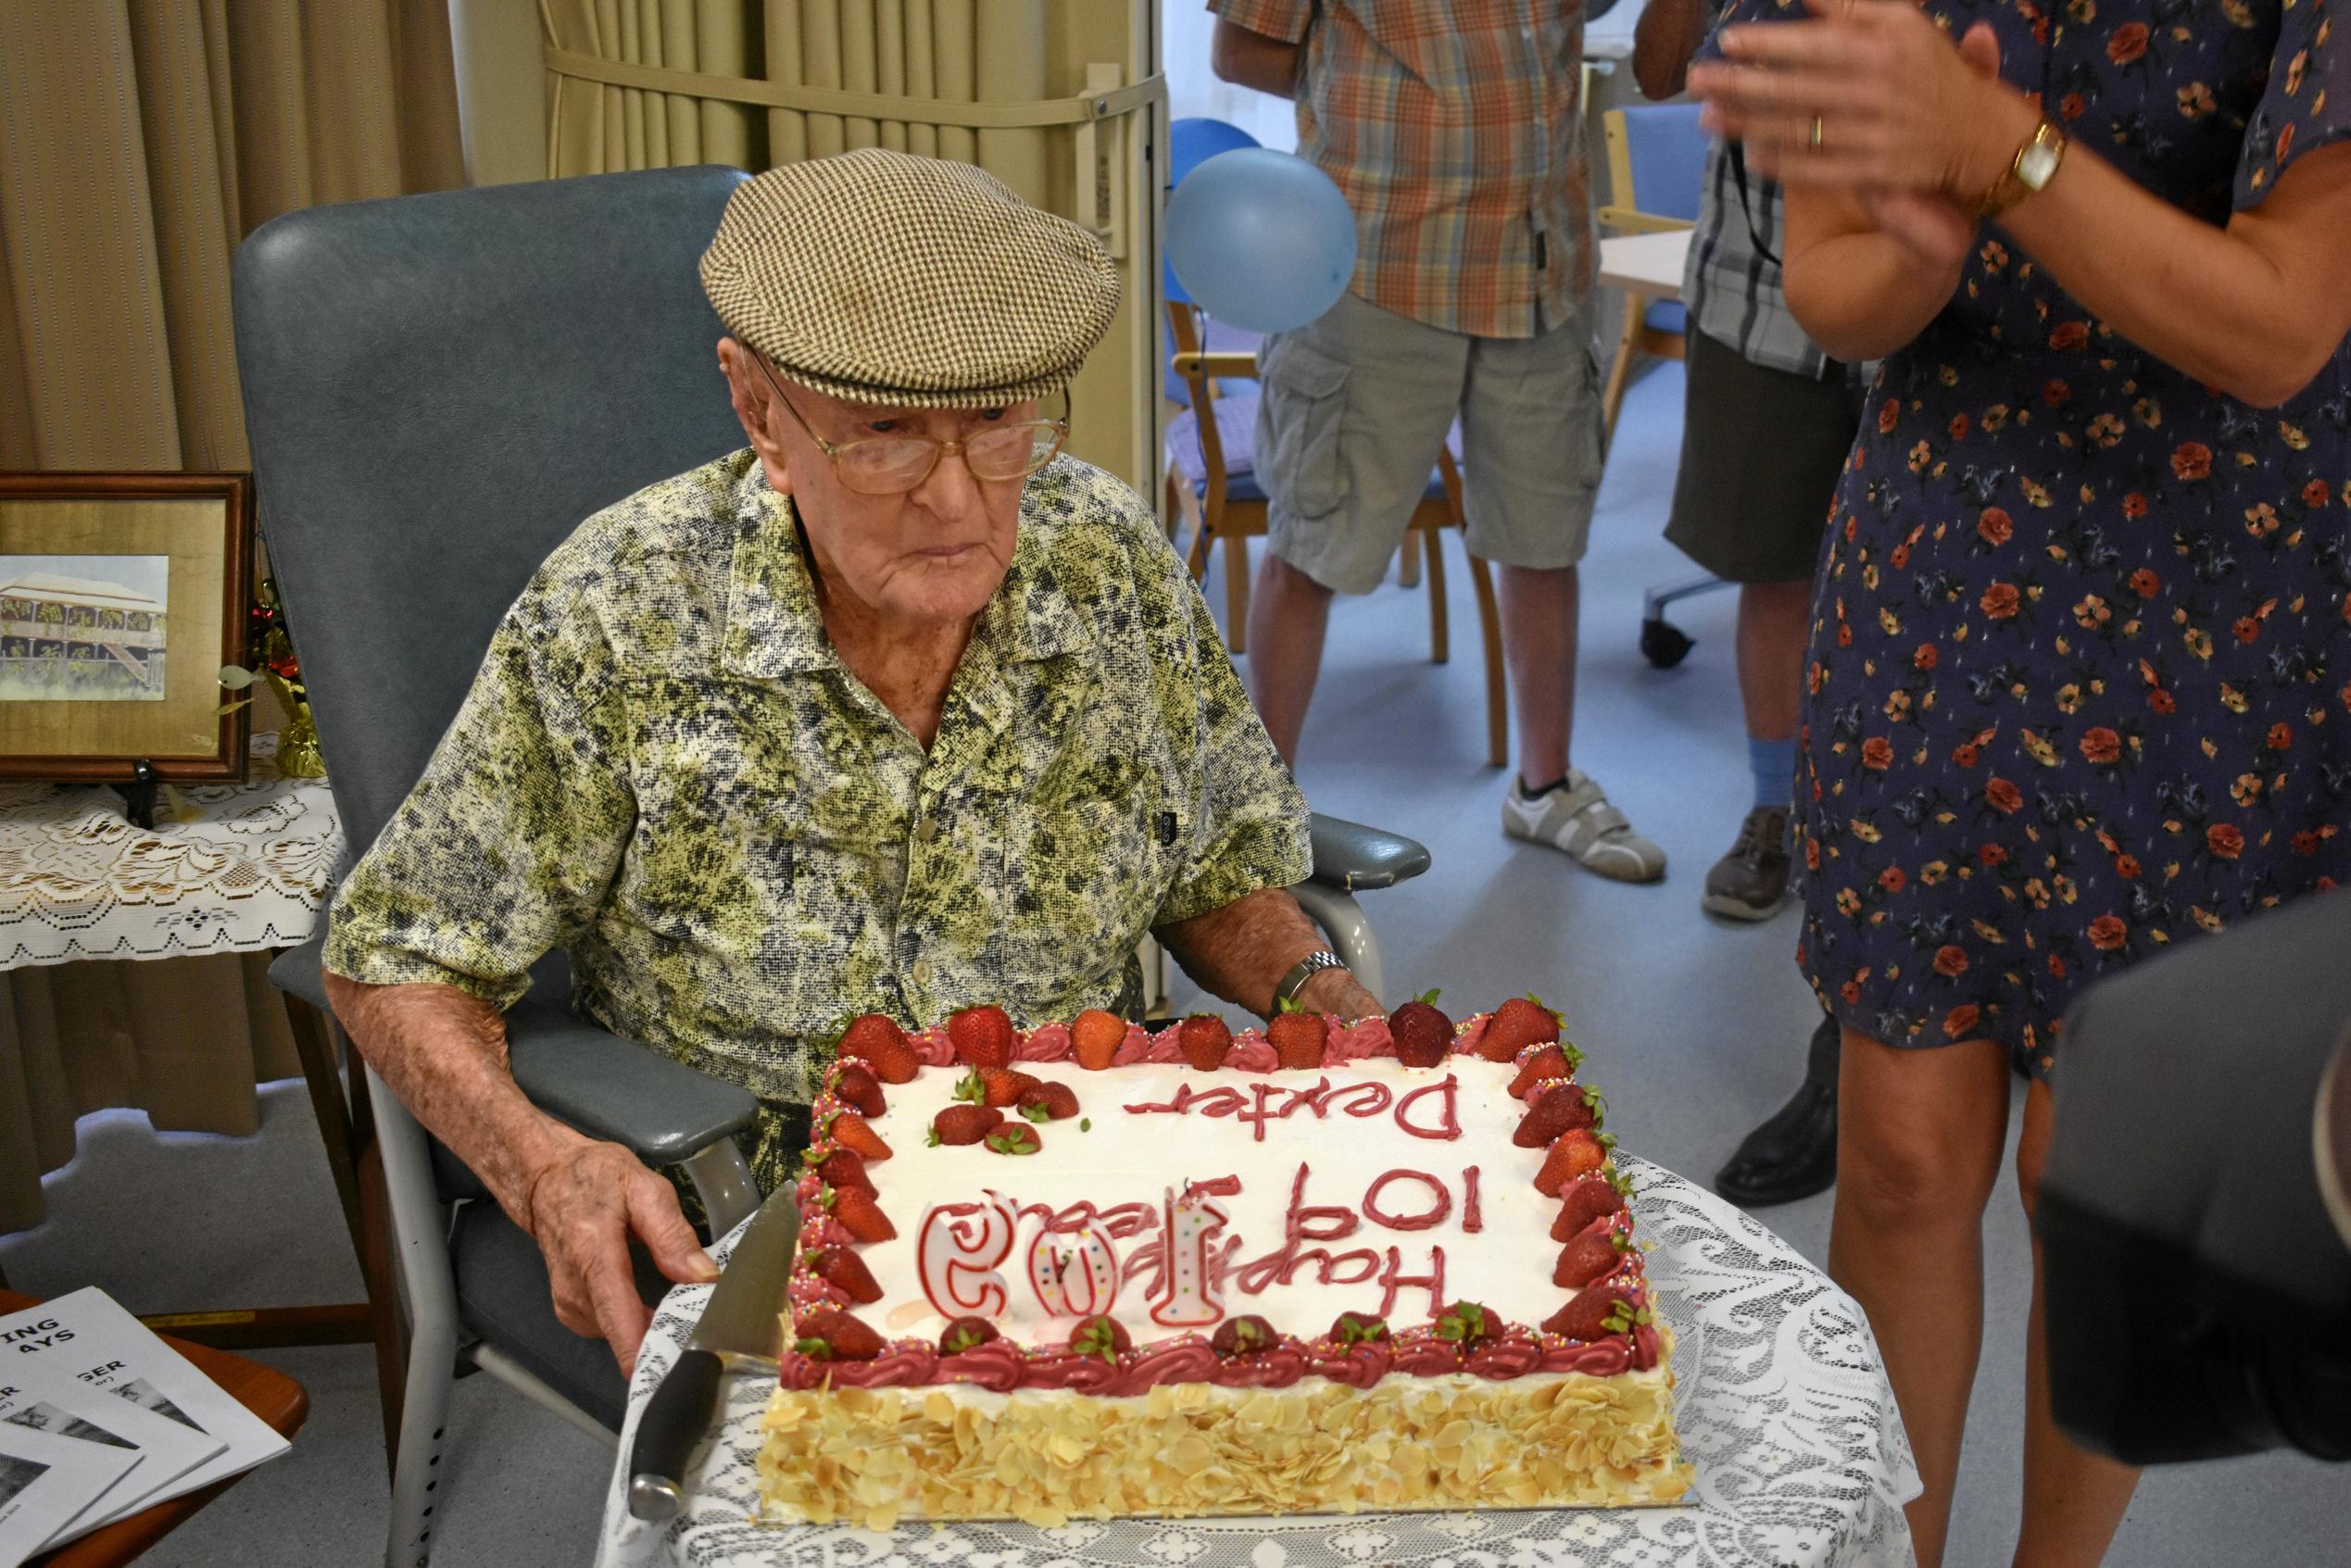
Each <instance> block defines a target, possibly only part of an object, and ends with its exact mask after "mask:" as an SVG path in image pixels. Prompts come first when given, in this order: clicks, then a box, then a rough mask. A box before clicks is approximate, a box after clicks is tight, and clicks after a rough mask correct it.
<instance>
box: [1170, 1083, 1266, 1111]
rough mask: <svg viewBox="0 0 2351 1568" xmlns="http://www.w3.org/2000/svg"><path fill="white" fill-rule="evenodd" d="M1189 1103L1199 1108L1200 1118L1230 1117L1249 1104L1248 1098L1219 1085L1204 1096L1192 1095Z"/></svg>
mask: <svg viewBox="0 0 2351 1568" xmlns="http://www.w3.org/2000/svg"><path fill="white" fill-rule="evenodd" d="M1177 1098H1182V1097H1181V1096H1178V1097H1177ZM1191 1103H1192V1104H1194V1105H1196V1106H1198V1107H1200V1113H1201V1115H1202V1116H1230V1115H1233V1114H1234V1113H1235V1112H1237V1111H1238V1110H1241V1109H1242V1108H1243V1107H1244V1106H1246V1105H1248V1104H1249V1097H1248V1096H1247V1095H1245V1094H1243V1093H1241V1092H1240V1091H1239V1090H1238V1089H1236V1088H1231V1087H1228V1086H1226V1085H1218V1086H1217V1087H1215V1088H1213V1089H1210V1090H1209V1091H1208V1092H1207V1093H1205V1094H1201V1095H1194V1096H1193V1097H1192V1101H1191Z"/></svg>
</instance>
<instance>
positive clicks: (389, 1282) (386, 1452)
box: [359, 1148, 410, 1478]
mask: <svg viewBox="0 0 2351 1568" xmlns="http://www.w3.org/2000/svg"><path fill="white" fill-rule="evenodd" d="M359 1223H360V1225H361V1227H362V1230H363V1232H364V1234H365V1238H366V1239H365V1240H364V1242H363V1243H362V1245H361V1247H360V1248H359V1273H360V1274H361V1276H362V1277H364V1278H365V1279H366V1281H367V1287H368V1326H369V1328H370V1329H371V1331H372V1334H373V1336H374V1339H375V1389H376V1399H377V1400H378V1402H379V1403H380V1404H381V1405H382V1406H383V1473H384V1475H385V1476H386V1477H387V1478H389V1477H391V1476H393V1475H394V1474H396V1471H397V1469H398V1459H399V1452H400V1412H401V1411H402V1410H403V1409H404V1408H406V1405H407V1399H406V1391H407V1384H408V1369H409V1364H410V1361H409V1342H408V1333H407V1325H406V1323H405V1322H404V1320H403V1319H402V1317H401V1315H400V1293H399V1287H398V1286H397V1285H396V1283H395V1282H394V1280H393V1277H392V1211H391V1204H390V1201H389V1199H388V1198H386V1197H385V1195H384V1191H383V1154H382V1153H381V1151H379V1150H377V1149H375V1148H367V1149H364V1150H363V1151H361V1153H360V1155H359Z"/></svg>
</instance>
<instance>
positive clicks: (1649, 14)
mask: <svg viewBox="0 0 2351 1568" xmlns="http://www.w3.org/2000/svg"><path fill="white" fill-rule="evenodd" d="M1715 9H1716V6H1715V5H1714V0H1649V4H1648V5H1647V6H1645V7H1643V8H1642V10H1641V20H1640V21H1638V22H1636V23H1634V24H1633V57H1632V72H1633V81H1635V82H1638V83H1640V85H1641V94H1642V95H1643V96H1645V97H1650V98H1670V97H1672V96H1673V95H1674V94H1677V93H1678V92H1680V91H1681V89H1682V85H1683V83H1684V82H1685V81H1686V80H1687V79H1688V77H1689V74H1690V57H1691V56H1692V55H1695V54H1696V53H1697V52H1698V45H1700V44H1704V42H1705V41H1706V30H1707V29H1708V28H1709V27H1711V26H1713V25H1714V13H1715Z"/></svg>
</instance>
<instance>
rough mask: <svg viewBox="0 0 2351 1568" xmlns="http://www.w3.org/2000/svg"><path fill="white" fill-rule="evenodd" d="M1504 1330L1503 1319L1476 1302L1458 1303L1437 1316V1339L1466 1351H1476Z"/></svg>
mask: <svg viewBox="0 0 2351 1568" xmlns="http://www.w3.org/2000/svg"><path fill="white" fill-rule="evenodd" d="M1501 1333H1502V1319H1500V1318H1498V1317H1496V1316H1494V1314H1493V1312H1492V1311H1490V1309H1488V1308H1485V1307H1481V1306H1479V1305H1478V1304H1477V1302H1475V1301H1456V1302H1454V1303H1453V1304H1452V1306H1450V1307H1448V1308H1446V1309H1445V1310H1444V1311H1441V1312H1440V1313H1438V1314H1437V1337H1438V1338H1440V1339H1442V1340H1444V1341H1445V1342H1446V1343H1447V1344H1449V1345H1454V1346H1458V1347H1459V1348H1462V1349H1464V1350H1474V1349H1476V1348H1477V1347H1478V1346H1480V1345H1482V1344H1484V1343H1485V1342H1486V1341H1487V1340H1489V1339H1491V1338H1493V1337H1495V1336H1497V1335H1499V1334H1501Z"/></svg>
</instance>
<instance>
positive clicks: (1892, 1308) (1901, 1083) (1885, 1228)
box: [1829, 1029, 2008, 1568]
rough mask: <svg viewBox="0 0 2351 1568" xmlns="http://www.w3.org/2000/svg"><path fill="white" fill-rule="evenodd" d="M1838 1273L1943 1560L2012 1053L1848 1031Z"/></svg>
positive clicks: (1916, 1530)
mask: <svg viewBox="0 0 2351 1568" xmlns="http://www.w3.org/2000/svg"><path fill="white" fill-rule="evenodd" d="M1838 1098H1839V1102H1840V1104H1839V1116H1838V1123H1837V1209H1836V1213H1835V1216H1834V1218H1833V1219H1831V1221H1830V1222H1829V1273H1830V1274H1831V1275H1832V1276H1833V1277H1834V1278H1835V1279H1836V1281H1837V1283H1838V1284H1839V1285H1842V1286H1844V1287H1845V1288H1846V1289H1847V1290H1848V1291H1851V1292H1852V1293H1853V1297H1854V1300H1856V1301H1858V1302H1860V1303H1861V1308H1862V1311H1865V1312H1867V1313H1868V1315H1869V1326H1870V1328H1871V1330H1872V1331H1873V1332H1874V1333H1875V1334H1876V1335H1877V1336H1878V1345H1879V1348H1880V1349H1881V1350H1882V1351H1883V1352H1884V1353H1885V1358H1886V1376H1887V1378H1888V1379H1889V1380H1890V1381H1891V1382H1892V1384H1893V1391H1894V1399H1895V1401H1896V1402H1897V1403H1898V1404H1899V1405H1900V1406H1901V1407H1902V1421H1903V1424H1904V1425H1905V1427H1907V1428H1908V1429H1909V1432H1910V1447H1911V1450H1912V1452H1913V1453H1915V1454H1916V1455H1917V1461H1918V1474H1919V1477H1920V1478H1921V1479H1922V1480H1923V1481H1924V1482H1925V1483H1926V1489H1925V1490H1924V1491H1923V1492H1921V1493H1920V1494H1919V1496H1918V1499H1917V1501H1915V1502H1913V1503H1911V1504H1910V1505H1909V1508H1908V1509H1907V1511H1906V1512H1908V1513H1909V1516H1910V1533H1911V1537H1912V1540H1913V1542H1914V1543H1915V1545H1916V1547H1917V1553H1918V1563H1919V1568H1940V1565H1941V1564H1942V1548H1943V1537H1945V1535H1947V1534H1948V1533H1949V1531H1950V1528H1951V1493H1952V1488H1953V1486H1955V1484H1956V1483H1957V1480H1958V1475H1959V1445H1960V1439H1961V1437H1962V1436H1963V1435H1964V1434H1965V1433H1966V1431H1967V1426H1968V1390H1969V1389H1970V1387H1971V1386H1973V1384H1974V1382H1975V1376H1976V1358H1977V1355H1978V1352H1979V1351H1980V1348H1981V1343H1982V1339H1983V1206H1984V1203H1985V1200H1986V1199H1988V1198H1991V1196H1992V1188H1993V1183H1994V1182H1996V1181H1997V1180H1998V1179H1999V1175H2000V1155H2001V1148H2002V1145H2003V1144H2004V1143H2005V1140H2006V1137H2007V1131H2008V1052H2007V1047H2005V1046H2001V1045H1997V1044H1995V1043H1993V1042H1992V1041H1989V1040H1968V1041H1964V1042H1962V1043H1961V1044H1958V1045H1955V1046H1944V1047H1935V1048H1927V1049H1917V1050H1898V1049H1896V1048H1894V1047H1891V1046H1887V1045H1882V1044H1880V1042H1878V1041H1876V1040H1873V1039H1871V1038H1869V1037H1868V1036H1867V1035H1862V1034H1859V1033H1856V1032H1855V1031H1854V1030H1851V1029H1848V1030H1846V1031H1845V1036H1844V1061H1843V1067H1842V1081H1841V1083H1840V1086H1839V1090H1838Z"/></svg>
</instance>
